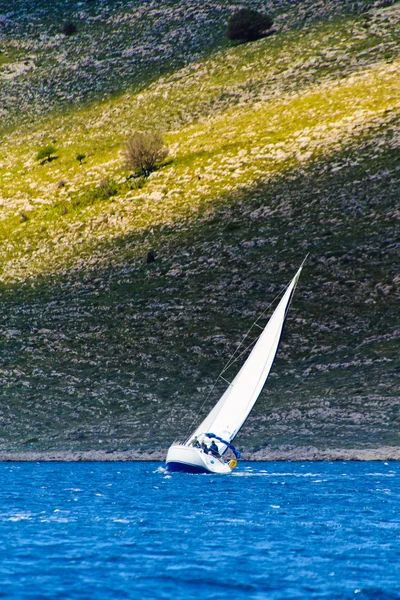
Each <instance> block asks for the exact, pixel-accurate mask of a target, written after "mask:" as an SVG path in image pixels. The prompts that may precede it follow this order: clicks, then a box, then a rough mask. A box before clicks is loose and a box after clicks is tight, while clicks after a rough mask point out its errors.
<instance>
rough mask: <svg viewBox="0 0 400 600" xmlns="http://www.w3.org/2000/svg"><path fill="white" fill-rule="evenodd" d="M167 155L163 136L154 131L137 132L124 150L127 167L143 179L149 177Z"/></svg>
mask: <svg viewBox="0 0 400 600" xmlns="http://www.w3.org/2000/svg"><path fill="white" fill-rule="evenodd" d="M167 154H168V148H166V147H165V146H164V140H163V137H162V135H161V134H160V133H157V132H152V131H149V132H142V131H135V133H134V134H133V135H132V137H131V138H130V139H129V140H128V141H127V142H126V143H125V146H124V148H123V150H122V155H123V157H124V164H125V167H126V168H127V169H129V170H131V171H134V172H135V173H136V174H137V175H143V177H148V176H149V175H150V173H151V172H152V171H154V170H155V169H156V167H157V165H158V164H159V163H160V162H161V161H162V160H163V159H164V158H165V157H166V156H167Z"/></svg>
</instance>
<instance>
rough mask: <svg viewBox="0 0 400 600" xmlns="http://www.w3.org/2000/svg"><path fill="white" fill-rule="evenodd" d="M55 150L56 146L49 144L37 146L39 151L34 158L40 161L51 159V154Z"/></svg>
mask: <svg viewBox="0 0 400 600" xmlns="http://www.w3.org/2000/svg"><path fill="white" fill-rule="evenodd" d="M56 152H57V148H56V147H55V146H53V145H51V144H49V145H47V146H43V148H39V151H38V153H37V156H36V160H41V161H42V163H44V162H46V160H47V161H49V162H50V161H51V160H52V155H53V154H55V153H56ZM53 158H55V156H54V157H53Z"/></svg>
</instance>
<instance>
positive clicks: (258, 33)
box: [226, 8, 273, 42]
mask: <svg viewBox="0 0 400 600" xmlns="http://www.w3.org/2000/svg"><path fill="white" fill-rule="evenodd" d="M272 25H273V20H272V18H271V17H270V16H269V15H265V14H261V13H259V12H257V11H256V10H251V9H248V8H242V9H241V10H238V11H236V12H235V13H233V15H232V16H231V18H230V19H229V21H228V29H227V31H226V36H227V38H228V39H229V40H232V41H240V42H254V41H255V40H258V39H260V38H262V37H264V35H265V33H266V32H267V31H268V29H271V27H272Z"/></svg>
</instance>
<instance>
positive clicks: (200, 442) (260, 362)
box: [166, 261, 304, 474]
mask: <svg viewBox="0 0 400 600" xmlns="http://www.w3.org/2000/svg"><path fill="white" fill-rule="evenodd" d="M303 265H304V261H303V263H302V264H301V265H300V268H299V269H298V271H297V273H296V274H295V276H294V277H293V279H292V280H291V282H290V283H289V285H288V286H287V288H286V290H285V292H284V294H283V296H282V298H281V300H280V302H279V304H278V305H277V307H276V308H275V310H274V312H273V314H272V316H271V318H270V319H269V321H268V323H267V325H266V326H265V328H264V329H263V331H262V333H261V334H260V336H259V338H258V340H257V342H256V344H255V345H254V348H253V350H252V351H251V353H250V355H249V356H248V358H247V360H246V361H245V363H244V364H243V366H242V368H241V369H240V371H239V372H238V373H237V375H236V377H235V378H234V379H233V381H232V382H231V383H229V385H228V387H227V389H226V390H225V392H224V393H223V394H222V396H221V398H220V399H219V400H218V402H217V404H216V405H215V406H214V408H213V409H212V410H211V412H210V413H209V414H208V415H207V416H206V418H205V419H204V420H203V421H202V423H200V425H199V426H198V427H197V429H195V431H194V432H193V433H192V434H191V435H190V436H189V437H188V438H187V440H186V441H185V442H183V443H179V442H175V443H174V444H172V446H171V447H170V448H169V450H168V454H167V459H166V468H167V470H168V471H169V472H173V471H183V472H186V473H221V474H228V473H231V472H232V470H233V469H234V468H235V467H236V465H237V459H239V458H240V452H239V451H238V450H237V449H236V448H235V447H234V445H233V444H232V440H233V439H234V437H235V436H236V435H237V434H238V432H239V430H240V428H241V427H242V425H243V424H244V422H245V421H246V419H247V417H248V416H249V413H250V411H251V409H252V408H253V406H254V404H255V402H256V400H257V398H258V396H259V395H260V393H261V391H262V389H263V387H264V384H265V382H266V380H267V378H268V375H269V373H270V370H271V367H272V363H273V362H274V359H275V356H276V353H277V351H278V347H279V342H280V340H281V337H282V333H283V328H284V325H285V320H286V316H287V313H288V310H289V306H290V302H291V300H292V297H293V294H294V291H295V289H296V285H297V282H298V280H299V277H300V273H301V270H302V268H303ZM255 324H256V325H258V323H257V321H256V323H255ZM258 326H259V325H258ZM230 364H232V360H230V362H229V363H228V366H229V365H230ZM224 372H225V369H224V370H223V371H222V373H224ZM227 383H228V382H227ZM228 450H231V451H232V452H233V454H234V456H235V458H232V459H231V460H229V461H226V460H224V454H225V453H226V452H227V451H228Z"/></svg>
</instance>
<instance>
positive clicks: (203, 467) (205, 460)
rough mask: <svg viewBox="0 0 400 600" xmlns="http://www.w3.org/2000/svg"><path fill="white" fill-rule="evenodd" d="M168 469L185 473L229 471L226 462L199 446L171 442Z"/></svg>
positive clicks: (224, 472)
mask: <svg viewBox="0 0 400 600" xmlns="http://www.w3.org/2000/svg"><path fill="white" fill-rule="evenodd" d="M166 462H167V469H168V471H183V472H186V473H221V474H227V473H231V472H232V469H231V468H230V467H229V465H228V464H226V463H224V462H223V461H222V460H219V459H218V458H214V456H212V455H211V454H205V452H203V450H201V449H200V448H194V447H193V446H183V445H181V444H173V445H172V446H171V447H170V449H169V450H168V454H167V461H166Z"/></svg>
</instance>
